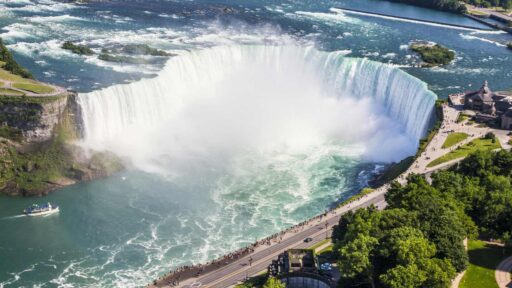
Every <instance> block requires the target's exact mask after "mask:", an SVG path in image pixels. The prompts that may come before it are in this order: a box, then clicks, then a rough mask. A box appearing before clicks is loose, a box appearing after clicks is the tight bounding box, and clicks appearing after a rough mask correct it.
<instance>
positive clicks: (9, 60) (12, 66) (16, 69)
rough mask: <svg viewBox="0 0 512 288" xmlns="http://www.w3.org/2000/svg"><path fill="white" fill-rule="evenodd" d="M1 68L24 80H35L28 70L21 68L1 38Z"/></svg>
mask: <svg viewBox="0 0 512 288" xmlns="http://www.w3.org/2000/svg"><path fill="white" fill-rule="evenodd" d="M0 62H3V63H0V68H3V69H4V70H7V71H9V72H11V73H12V74H15V75H19V76H21V77H23V78H30V79H33V78H34V76H33V75H32V73H30V72H29V71H28V70H27V69H25V68H23V67H21V66H20V65H19V64H18V62H16V61H15V60H14V58H13V56H12V53H11V52H10V51H9V49H7V47H6V46H5V44H4V42H3V40H2V38H0Z"/></svg>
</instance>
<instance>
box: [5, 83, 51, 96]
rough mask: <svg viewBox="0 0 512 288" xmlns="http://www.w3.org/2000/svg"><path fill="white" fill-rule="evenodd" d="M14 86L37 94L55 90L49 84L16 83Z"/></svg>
mask: <svg viewBox="0 0 512 288" xmlns="http://www.w3.org/2000/svg"><path fill="white" fill-rule="evenodd" d="M13 86H14V87H16V88H18V89H22V90H25V91H29V92H33V93H37V94H47V93H52V92H53V88H52V87H48V86H45V85H40V84H32V83H14V84H13Z"/></svg>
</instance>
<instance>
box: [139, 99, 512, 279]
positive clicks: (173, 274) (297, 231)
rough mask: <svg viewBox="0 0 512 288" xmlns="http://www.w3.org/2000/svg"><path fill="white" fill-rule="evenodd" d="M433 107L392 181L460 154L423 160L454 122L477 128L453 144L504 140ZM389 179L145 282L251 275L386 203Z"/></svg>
mask: <svg viewBox="0 0 512 288" xmlns="http://www.w3.org/2000/svg"><path fill="white" fill-rule="evenodd" d="M438 108H441V109H442V111H443V114H442V115H443V118H442V122H440V125H439V127H437V129H436V130H434V131H431V133H429V137H428V138H427V139H426V140H425V142H424V145H422V146H421V147H420V148H423V149H422V150H420V149H418V153H417V154H416V158H415V160H414V162H413V163H412V165H410V166H409V168H408V169H407V170H406V171H405V172H403V173H402V174H400V175H399V176H398V177H397V178H395V179H394V181H397V182H398V183H400V184H405V183H406V182H407V176H408V175H410V174H422V175H426V177H428V175H430V174H431V173H433V172H436V171H439V170H444V169H448V168H449V167H451V166H452V165H455V164H457V163H458V162H459V161H461V160H462V159H464V158H458V159H454V160H453V161H449V162H446V163H442V164H439V165H436V166H434V167H428V164H429V163H430V162H431V160H433V159H431V158H430V157H433V158H435V157H437V156H434V155H444V154H446V153H449V151H451V150H450V149H455V148H454V147H452V148H446V149H441V148H440V147H441V145H442V144H443V143H444V142H445V140H446V137H447V135H449V134H450V131H451V130H452V129H453V128H456V129H473V130H475V131H478V132H475V133H474V135H472V136H471V137H469V138H468V139H467V140H465V141H462V142H461V143H459V144H458V145H455V146H459V145H464V144H465V143H466V142H468V141H472V140H474V139H477V138H479V137H480V136H482V135H484V134H485V133H487V132H488V131H494V132H497V131H499V132H500V133H499V135H497V136H498V139H499V141H500V142H502V143H503V141H504V140H505V138H504V135H505V136H506V132H507V131H502V130H497V129H492V128H478V127H469V128H468V127H467V126H464V125H461V124H460V123H457V122H456V119H457V118H458V115H459V113H461V110H459V109H458V108H457V107H454V106H449V105H448V103H446V101H444V100H441V101H439V102H438ZM427 140H428V141H427ZM503 144H504V145H503V149H510V145H509V144H507V145H505V143H503ZM390 183H391V182H388V183H386V184H384V185H382V186H380V187H379V188H377V189H375V190H373V191H371V192H369V193H366V194H362V195H361V193H359V194H357V195H354V196H355V197H354V198H351V199H350V200H349V201H348V202H347V203H341V204H340V206H338V207H336V208H334V209H331V210H328V211H326V212H324V213H322V214H319V215H317V216H315V217H312V218H310V219H308V220H306V221H304V222H301V223H299V224H297V225H294V226H292V227H289V228H287V229H284V230H282V231H280V232H278V233H276V234H273V235H271V236H269V237H267V238H265V239H263V240H260V241H258V242H257V243H253V244H252V245H249V246H247V247H245V248H243V249H246V248H249V247H253V248H251V249H248V250H247V251H244V253H239V254H236V253H230V254H227V255H224V256H223V257H220V258H219V259H220V261H218V260H217V261H213V262H212V261H210V262H212V263H210V262H208V263H204V264H198V265H190V266H186V267H180V268H177V269H175V270H171V271H170V272H169V273H166V274H165V275H163V276H160V277H159V278H157V279H156V280H154V281H153V282H152V283H151V284H148V285H147V286H146V287H175V286H176V285H177V287H196V286H195V285H205V286H207V287H219V288H221V287H231V286H233V285H235V284H237V283H240V282H241V281H243V280H244V279H246V277H250V276H255V275H257V274H259V273H260V272H261V271H263V270H265V269H266V267H267V265H268V264H269V263H270V261H271V260H272V259H275V257H277V255H278V254H279V253H281V252H283V251H286V250H288V249H291V248H308V247H310V246H312V245H315V244H316V243H318V242H320V241H323V240H325V239H328V238H329V236H328V234H329V232H332V230H329V229H330V228H331V227H333V226H334V225H337V224H338V220H339V218H340V217H341V215H343V214H344V213H346V212H348V211H353V210H355V209H359V208H362V207H368V206H371V205H374V206H376V207H377V209H383V208H385V207H386V203H385V198H384V196H385V194H386V192H387V189H388V188H389V187H390ZM305 237H312V238H313V239H314V241H312V242H309V243H304V242H303V239H305ZM306 245H307V246H306ZM243 249H241V250H243ZM238 251H240V250H238ZM224 259H226V260H224ZM223 260H224V261H225V262H224V263H223V262H222V261H223ZM251 264H252V265H251ZM258 269H259V270H258ZM188 271H193V273H189V272H188Z"/></svg>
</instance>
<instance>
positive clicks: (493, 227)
mask: <svg viewBox="0 0 512 288" xmlns="http://www.w3.org/2000/svg"><path fill="white" fill-rule="evenodd" d="M511 174H512V152H508V151H499V152H492V151H477V152H475V153H473V154H471V155H470V156H469V157H467V158H466V159H465V160H463V161H462V162H461V163H460V164H459V165H457V166H456V167H453V168H452V169H450V170H446V171H441V172H438V173H435V174H433V175H432V176H431V178H432V183H431V184H430V183H429V182H427V180H426V179H425V177H424V176H420V175H410V176H409V177H408V179H407V180H408V182H407V184H406V185H401V184H399V183H398V182H393V183H392V184H391V188H390V189H389V190H388V192H387V194H386V202H387V204H388V205H387V207H386V209H385V210H383V211H378V210H377V209H376V208H375V207H369V208H366V209H359V210H357V211H355V212H349V213H347V214H345V215H343V216H342V217H341V218H340V221H339V223H338V225H337V226H336V227H334V230H333V241H334V243H335V247H334V251H335V253H336V256H337V257H338V262H339V263H338V264H339V267H340V271H341V280H340V287H372V288H373V287H436V288H437V287H439V288H441V287H449V286H450V284H451V279H453V277H454V276H455V274H456V272H460V271H463V270H464V269H465V268H466V266H467V263H468V255H467V252H466V251H465V249H464V245H463V240H464V239H465V238H466V237H467V238H475V237H477V236H478V235H479V236H481V237H488V238H498V239H502V240H503V241H504V243H505V244H506V246H507V247H512V240H511V238H512V235H511V233H512V232H511V231H512V183H511ZM509 249H511V250H512V248H509Z"/></svg>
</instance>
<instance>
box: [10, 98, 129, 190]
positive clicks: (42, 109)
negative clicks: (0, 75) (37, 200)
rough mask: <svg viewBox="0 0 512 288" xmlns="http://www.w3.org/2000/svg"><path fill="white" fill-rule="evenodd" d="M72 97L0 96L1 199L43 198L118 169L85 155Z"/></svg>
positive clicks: (102, 157) (110, 159)
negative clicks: (9, 196)
mask: <svg viewBox="0 0 512 288" xmlns="http://www.w3.org/2000/svg"><path fill="white" fill-rule="evenodd" d="M79 123H80V109H79V106H78V104H77V102H76V93H74V92H69V93H67V94H65V95H61V96H56V97H4V96H1V97H0V194H7V195H12V196H17V195H22V196H41V195H46V194H48V193H49V192H50V191H53V190H55V189H58V188H61V187H63V186H67V185H72V184H75V183H77V182H80V181H89V180H93V179H96V178H99V177H106V176H108V175H110V174H112V173H114V172H115V171H118V170H120V169H121V168H122V165H121V164H120V161H119V160H118V159H117V158H115V157H114V156H112V155H109V154H106V153H86V152H85V151H83V150H82V149H81V148H80V147H79V146H77V145H75V144H74V142H75V141H76V140H78V139H79V138H80V131H81V128H80V124H79Z"/></svg>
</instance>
